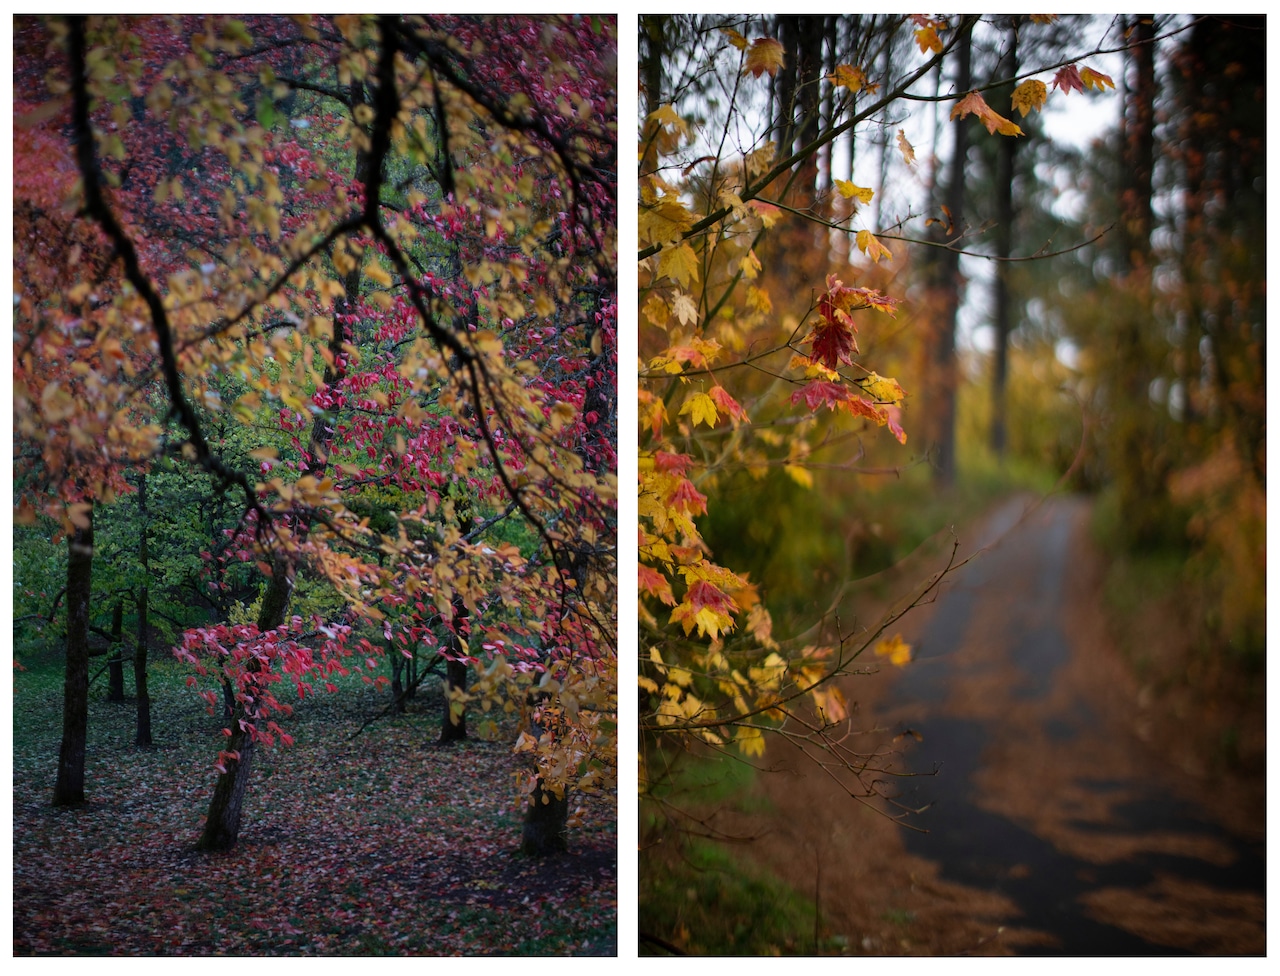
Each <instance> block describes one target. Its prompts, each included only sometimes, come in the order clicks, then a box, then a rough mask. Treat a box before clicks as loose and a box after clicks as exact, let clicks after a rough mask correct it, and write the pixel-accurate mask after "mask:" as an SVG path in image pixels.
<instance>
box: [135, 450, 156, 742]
mask: <svg viewBox="0 0 1280 976" xmlns="http://www.w3.org/2000/svg"><path fill="white" fill-rule="evenodd" d="M138 514H139V517H140V521H141V522H142V538H141V539H140V540H139V542H138V561H139V562H141V563H142V586H140V587H139V588H138V641H137V644H136V645H135V647H134V651H133V687H134V696H135V697H136V698H137V702H138V720H137V730H136V732H135V734H134V738H133V744H134V745H136V746H141V747H143V748H149V747H150V746H151V745H152V742H151V695H150V694H149V693H148V691H147V610H148V605H147V599H148V593H147V584H148V581H149V580H150V579H151V554H150V553H149V552H148V551H147V476H146V474H145V473H144V474H143V475H142V476H141V477H140V478H139V479H138Z"/></svg>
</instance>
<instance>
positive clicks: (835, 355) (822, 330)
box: [809, 313, 858, 369]
mask: <svg viewBox="0 0 1280 976" xmlns="http://www.w3.org/2000/svg"><path fill="white" fill-rule="evenodd" d="M838 314H839V317H840V318H843V319H845V320H848V318H849V317H848V315H845V314H844V313H838ZM809 339H810V340H812V342H813V358H814V359H816V360H818V361H819V362H821V363H822V364H823V365H824V366H826V367H827V368H828V369H839V368H840V367H841V366H844V365H850V364H852V363H853V354H854V353H855V352H857V351H858V342H857V340H856V339H854V337H853V328H852V326H851V325H846V324H845V323H844V322H842V321H836V322H824V324H822V325H820V326H818V327H817V328H816V329H814V330H813V332H811V333H810V334H809Z"/></svg>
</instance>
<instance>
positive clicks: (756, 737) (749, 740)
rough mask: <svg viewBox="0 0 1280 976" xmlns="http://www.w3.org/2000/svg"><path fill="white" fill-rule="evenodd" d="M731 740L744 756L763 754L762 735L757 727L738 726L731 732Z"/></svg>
mask: <svg viewBox="0 0 1280 976" xmlns="http://www.w3.org/2000/svg"><path fill="white" fill-rule="evenodd" d="M733 741H734V742H735V743H736V744H737V746H738V750H739V751H740V752H741V753H742V754H743V755H744V756H763V755H764V735H763V734H761V732H760V730H759V729H756V728H751V727H749V726H745V725H744V726H739V727H738V728H737V729H736V730H735V731H734V733H733Z"/></svg>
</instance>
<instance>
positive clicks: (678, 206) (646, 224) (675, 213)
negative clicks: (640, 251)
mask: <svg viewBox="0 0 1280 976" xmlns="http://www.w3.org/2000/svg"><path fill="white" fill-rule="evenodd" d="M637 220H638V226H639V230H640V243H641V244H666V243H668V242H669V241H677V240H679V239H680V235H681V234H683V233H684V232H685V231H687V230H688V229H689V228H690V227H692V226H693V214H691V213H690V212H689V209H688V208H687V207H686V206H685V205H684V204H683V203H681V202H680V201H679V200H677V199H674V198H673V197H663V198H662V199H661V200H659V201H657V202H656V203H654V204H650V205H644V204H642V205H641V206H640V214H639V217H638V218H637Z"/></svg>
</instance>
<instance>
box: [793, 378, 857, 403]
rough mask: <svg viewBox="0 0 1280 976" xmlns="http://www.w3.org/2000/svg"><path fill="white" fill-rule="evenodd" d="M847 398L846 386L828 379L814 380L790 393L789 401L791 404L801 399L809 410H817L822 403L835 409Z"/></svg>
mask: <svg viewBox="0 0 1280 976" xmlns="http://www.w3.org/2000/svg"><path fill="white" fill-rule="evenodd" d="M848 399H849V391H848V389H847V388H845V387H843V386H841V385H840V384H839V383H832V382H829V381H828V380H814V381H813V382H812V383H808V384H806V385H805V386H803V387H801V388H800V389H798V390H796V392H795V393H793V394H791V402H792V403H793V404H795V403H799V402H800V401H801V400H803V401H804V402H805V405H806V406H807V407H808V408H809V409H810V410H817V409H818V408H819V407H821V406H823V405H824V404H825V405H826V406H827V408H828V409H831V410H835V409H836V408H837V407H838V406H839V405H840V404H841V403H843V402H845V401H846V400H848Z"/></svg>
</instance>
